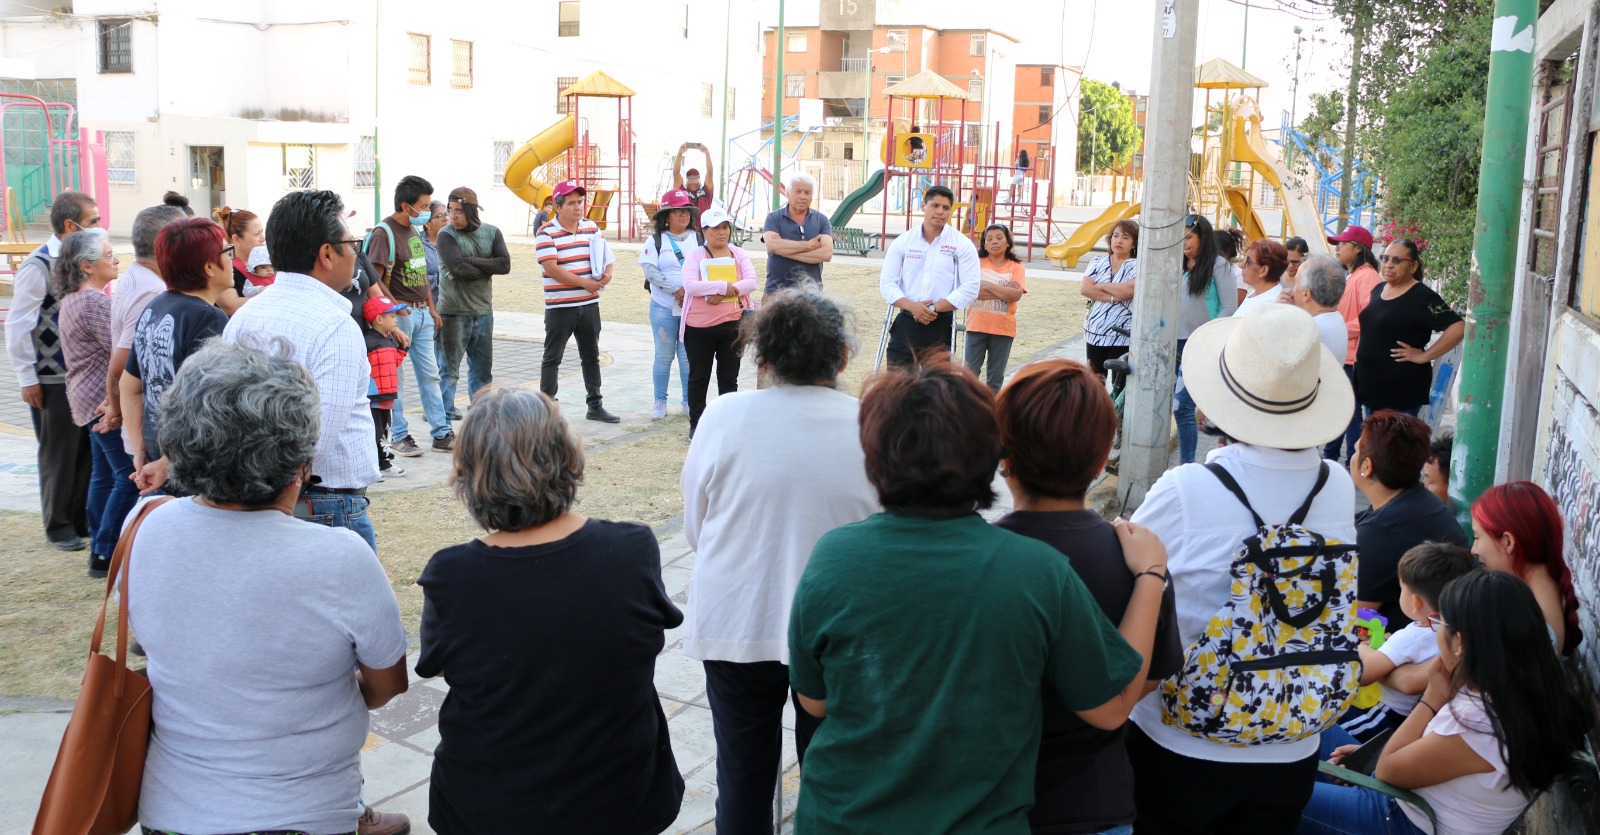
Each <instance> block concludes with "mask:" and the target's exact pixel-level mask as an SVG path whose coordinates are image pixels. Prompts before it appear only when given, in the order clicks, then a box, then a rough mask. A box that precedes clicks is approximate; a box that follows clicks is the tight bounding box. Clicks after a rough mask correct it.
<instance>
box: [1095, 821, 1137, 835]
mask: <svg viewBox="0 0 1600 835" xmlns="http://www.w3.org/2000/svg"><path fill="white" fill-rule="evenodd" d="M1095 835H1133V824H1131V823H1129V824H1123V825H1122V826H1113V827H1111V828H1110V829H1102V830H1100V831H1099V832H1096V833H1095Z"/></svg>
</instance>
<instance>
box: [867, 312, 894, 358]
mask: <svg viewBox="0 0 1600 835" xmlns="http://www.w3.org/2000/svg"><path fill="white" fill-rule="evenodd" d="M893 320H894V305H892V304H891V305H889V309H888V310H885V311H884V312H883V334H882V335H881V336H879V337H878V353H876V354H874V355H873V356H872V373H874V374H876V373H878V366H879V365H881V364H883V351H884V349H885V348H887V347H889V323H890V322H892V321H893Z"/></svg>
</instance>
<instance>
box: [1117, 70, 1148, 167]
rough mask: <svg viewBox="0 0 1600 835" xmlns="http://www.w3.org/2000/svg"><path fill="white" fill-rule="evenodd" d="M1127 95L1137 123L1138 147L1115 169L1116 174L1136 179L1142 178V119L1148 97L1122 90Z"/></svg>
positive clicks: (1146, 109)
mask: <svg viewBox="0 0 1600 835" xmlns="http://www.w3.org/2000/svg"><path fill="white" fill-rule="evenodd" d="M1123 94H1124V95H1126V96H1127V97H1128V104H1130V105H1132V106H1133V121H1134V122H1135V123H1136V124H1138V125H1139V147H1138V148H1137V149H1136V150H1135V151H1134V152H1133V156H1131V157H1129V158H1128V162H1127V163H1126V164H1125V165H1123V166H1122V167H1121V168H1119V169H1117V172H1116V173H1118V174H1121V175H1122V176H1124V177H1133V178H1134V179H1137V180H1143V179H1144V137H1145V132H1144V120H1145V112H1146V111H1148V110H1149V109H1150V97H1149V96H1141V95H1139V92H1138V91H1137V90H1124V91H1123Z"/></svg>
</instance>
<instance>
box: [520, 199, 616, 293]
mask: <svg viewBox="0 0 1600 835" xmlns="http://www.w3.org/2000/svg"><path fill="white" fill-rule="evenodd" d="M599 237H600V227H599V226H596V225H595V223H594V221H592V220H589V219H588V218H582V219H580V220H579V221H578V231H576V232H569V231H567V230H566V229H565V228H563V227H562V226H561V222H560V221H558V220H551V221H549V222H548V223H546V224H545V225H543V226H541V227H539V234H538V236H537V237H536V238H535V239H534V247H535V250H534V252H535V255H536V256H537V257H538V259H539V264H540V265H541V266H544V267H546V269H545V271H544V306H545V308H546V309H548V308H552V307H580V306H582V305H586V304H595V303H597V302H599V301H600V291H598V290H595V291H589V290H585V289H583V288H582V287H579V286H577V285H576V284H567V283H565V282H562V281H560V280H558V279H556V278H554V277H552V276H551V275H550V270H549V268H548V267H549V264H550V263H552V262H553V263H555V264H556V265H557V266H559V267H561V268H562V269H564V270H566V271H567V272H570V273H572V274H573V275H576V276H581V277H583V278H590V277H591V276H593V273H594V269H593V267H592V261H593V255H594V253H593V251H592V247H593V246H594V241H595V240H596V239H598V238H599ZM602 245H603V243H602Z"/></svg>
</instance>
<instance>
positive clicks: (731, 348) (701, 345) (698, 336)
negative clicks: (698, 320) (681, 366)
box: [683, 319, 743, 436]
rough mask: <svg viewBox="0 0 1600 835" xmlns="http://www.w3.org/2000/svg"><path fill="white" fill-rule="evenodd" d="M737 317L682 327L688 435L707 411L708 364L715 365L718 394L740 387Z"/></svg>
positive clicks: (709, 376)
mask: <svg viewBox="0 0 1600 835" xmlns="http://www.w3.org/2000/svg"><path fill="white" fill-rule="evenodd" d="M742 347H743V346H741V345H740V344H739V320H738V319H735V320H733V321H731V322H723V323H721V324H718V325H712V326H711V327H709V328H692V327H685V328H684V329H683V348H684V352H685V353H687V354H688V355H689V434H690V435H691V436H692V435H694V430H695V427H697V426H699V425H700V415H701V414H703V413H704V412H705V410H706V389H708V388H710V387H711V363H712V362H713V361H715V362H716V364H717V394H730V393H732V392H736V391H738V390H739V354H740V349H741V348H742Z"/></svg>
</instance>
